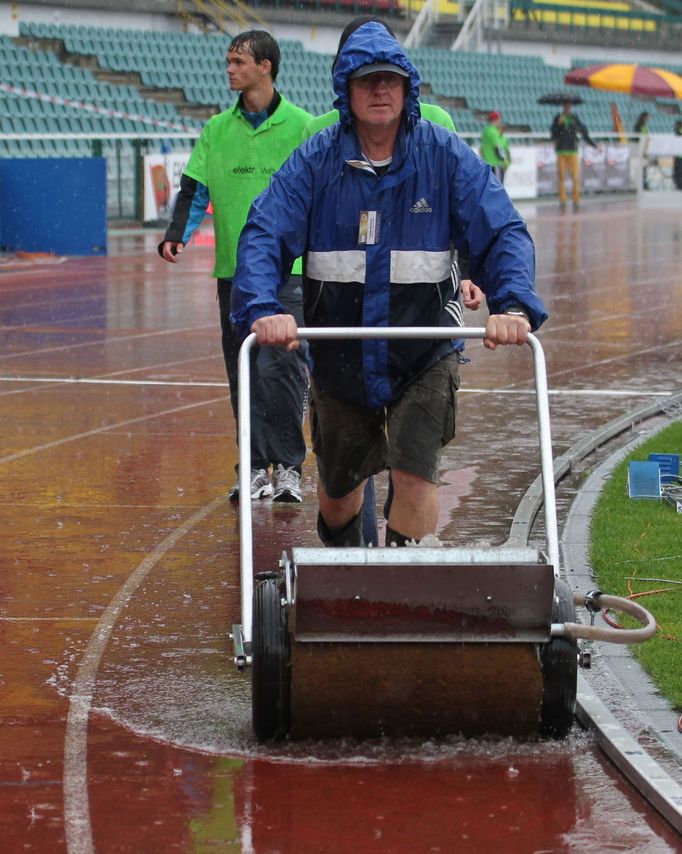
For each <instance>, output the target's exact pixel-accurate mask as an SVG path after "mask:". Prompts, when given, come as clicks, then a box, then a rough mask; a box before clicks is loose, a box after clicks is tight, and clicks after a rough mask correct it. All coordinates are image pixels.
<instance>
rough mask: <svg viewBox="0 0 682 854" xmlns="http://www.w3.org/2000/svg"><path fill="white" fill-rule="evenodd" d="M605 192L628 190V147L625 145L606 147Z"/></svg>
mask: <svg viewBox="0 0 682 854" xmlns="http://www.w3.org/2000/svg"><path fill="white" fill-rule="evenodd" d="M605 155H606V168H605V170H604V189H605V190H630V189H631V180H630V147H629V146H627V145H607V146H606V151H605Z"/></svg>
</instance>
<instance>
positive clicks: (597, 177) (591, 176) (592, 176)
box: [580, 145, 606, 193]
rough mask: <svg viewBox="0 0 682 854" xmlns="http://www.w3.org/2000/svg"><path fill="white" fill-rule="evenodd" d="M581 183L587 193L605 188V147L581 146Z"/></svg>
mask: <svg viewBox="0 0 682 854" xmlns="http://www.w3.org/2000/svg"><path fill="white" fill-rule="evenodd" d="M580 183H581V185H582V188H583V190H585V192H587V193H597V192H599V191H600V190H603V189H604V188H605V184H606V151H605V150H604V149H603V148H592V146H591V145H585V146H583V145H581V146H580Z"/></svg>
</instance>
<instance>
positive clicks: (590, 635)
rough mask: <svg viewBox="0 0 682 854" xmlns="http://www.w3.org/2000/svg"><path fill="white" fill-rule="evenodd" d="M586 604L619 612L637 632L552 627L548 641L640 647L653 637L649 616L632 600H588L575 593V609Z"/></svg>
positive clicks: (566, 625)
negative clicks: (638, 625)
mask: <svg viewBox="0 0 682 854" xmlns="http://www.w3.org/2000/svg"><path fill="white" fill-rule="evenodd" d="M588 600H589V602H590V603H592V602H593V603H594V604H595V605H597V606H598V607H599V608H600V609H601V608H603V609H605V610H611V609H613V610H614V611H621V612H622V613H624V614H629V615H630V616H631V617H634V618H635V619H636V620H637V621H638V622H639V623H641V624H642V628H641V629H616V628H612V627H611V626H593V625H590V626H587V625H582V624H581V623H557V624H555V623H552V637H565V638H571V639H573V640H578V639H580V638H582V639H583V640H593V641H604V642H605V643H644V641H648V640H649V639H650V638H652V637H653V636H654V635H655V634H656V620H655V619H654V617H653V615H652V614H650V613H649V611H647V609H646V608H643V607H642V606H641V605H640V604H639V603H637V602H633V601H632V599H625V598H623V597H622V596H607V595H606V594H605V593H599V594H598V595H596V596H592V595H589V594H585V593H575V594H574V595H573V601H574V602H575V604H576V605H587V604H588Z"/></svg>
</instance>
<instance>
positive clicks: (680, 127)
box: [673, 119, 682, 190]
mask: <svg viewBox="0 0 682 854" xmlns="http://www.w3.org/2000/svg"><path fill="white" fill-rule="evenodd" d="M675 136H682V119H677V121H676V122H675ZM673 183H674V184H675V188H676V189H678V190H682V157H676V158H675V159H674V160H673Z"/></svg>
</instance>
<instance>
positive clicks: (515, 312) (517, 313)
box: [503, 305, 530, 323]
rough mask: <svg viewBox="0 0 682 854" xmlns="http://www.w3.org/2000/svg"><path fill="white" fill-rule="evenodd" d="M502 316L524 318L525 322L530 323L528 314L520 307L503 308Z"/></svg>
mask: <svg viewBox="0 0 682 854" xmlns="http://www.w3.org/2000/svg"><path fill="white" fill-rule="evenodd" d="M503 314H511V315H512V317H525V318H526V320H527V321H528V322H529V323H530V317H529V316H528V312H527V311H526V310H525V308H521V306H520V305H511V306H509V308H505V310H504V312H503Z"/></svg>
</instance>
